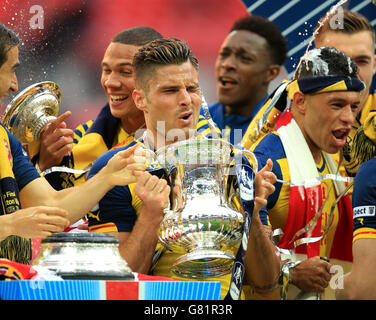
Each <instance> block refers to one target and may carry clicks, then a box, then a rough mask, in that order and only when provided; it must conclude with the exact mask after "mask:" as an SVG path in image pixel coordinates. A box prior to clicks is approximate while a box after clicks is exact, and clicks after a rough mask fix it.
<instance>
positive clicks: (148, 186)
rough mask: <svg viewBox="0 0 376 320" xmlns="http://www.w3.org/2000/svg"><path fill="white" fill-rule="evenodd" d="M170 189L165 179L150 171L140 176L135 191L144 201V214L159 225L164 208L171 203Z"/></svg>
mask: <svg viewBox="0 0 376 320" xmlns="http://www.w3.org/2000/svg"><path fill="white" fill-rule="evenodd" d="M170 190H171V188H170V187H169V185H168V184H167V181H166V180H165V179H160V178H158V177H157V176H155V175H152V174H150V173H149V172H144V173H143V174H142V175H140V176H139V177H138V181H137V183H136V186H135V188H134V192H135V193H136V195H137V196H138V197H139V198H140V199H141V201H142V203H143V206H142V208H143V214H144V215H148V216H150V222H151V221H155V222H156V223H157V224H158V225H159V224H160V222H161V221H162V219H163V216H164V209H165V208H168V207H169V205H170V199H169V195H170Z"/></svg>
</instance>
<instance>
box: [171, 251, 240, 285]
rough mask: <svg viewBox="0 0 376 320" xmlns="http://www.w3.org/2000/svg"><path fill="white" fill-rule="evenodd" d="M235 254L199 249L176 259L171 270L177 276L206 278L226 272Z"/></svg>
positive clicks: (229, 269)
mask: <svg viewBox="0 0 376 320" xmlns="http://www.w3.org/2000/svg"><path fill="white" fill-rule="evenodd" d="M234 259H235V256H234V255H233V254H232V253H230V252H226V251H221V250H215V249H199V250H194V251H192V252H189V253H187V254H185V255H183V256H180V257H179V258H178V259H176V261H175V263H174V264H173V266H172V268H171V270H172V272H173V273H175V274H176V275H177V276H179V277H183V278H194V279H206V278H214V277H219V276H222V275H225V274H228V273H230V272H231V270H232V266H233V262H234Z"/></svg>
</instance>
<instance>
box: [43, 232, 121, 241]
mask: <svg viewBox="0 0 376 320" xmlns="http://www.w3.org/2000/svg"><path fill="white" fill-rule="evenodd" d="M61 242H64V243H65V242H74V243H116V244H117V243H119V239H117V238H115V237H113V236H111V235H109V234H106V233H94V232H58V233H54V234H52V235H50V236H49V237H47V238H45V239H43V240H42V243H61Z"/></svg>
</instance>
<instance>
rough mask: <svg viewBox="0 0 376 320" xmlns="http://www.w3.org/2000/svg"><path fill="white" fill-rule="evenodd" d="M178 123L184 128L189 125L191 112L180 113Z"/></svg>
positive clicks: (191, 117) (191, 119)
mask: <svg viewBox="0 0 376 320" xmlns="http://www.w3.org/2000/svg"><path fill="white" fill-rule="evenodd" d="M179 121H180V123H181V124H182V125H183V126H184V127H185V126H188V125H190V124H191V123H192V121H193V112H192V111H187V112H183V113H181V114H180V116H179Z"/></svg>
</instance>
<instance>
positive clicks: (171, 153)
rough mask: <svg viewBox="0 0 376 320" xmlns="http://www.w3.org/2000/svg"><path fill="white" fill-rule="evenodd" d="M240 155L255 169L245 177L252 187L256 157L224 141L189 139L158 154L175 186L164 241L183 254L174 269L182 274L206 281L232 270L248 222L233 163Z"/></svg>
mask: <svg viewBox="0 0 376 320" xmlns="http://www.w3.org/2000/svg"><path fill="white" fill-rule="evenodd" d="M237 152H240V153H242V154H243V155H242V156H241V157H242V158H244V157H246V158H247V161H248V162H249V163H250V165H251V167H252V170H251V171H244V170H243V174H244V172H247V174H248V176H249V177H248V178H250V179H251V180H252V187H253V182H254V175H255V173H256V172H257V160H256V158H255V156H254V155H253V153H251V152H249V151H245V150H242V151H239V150H235V148H234V147H233V145H232V144H230V143H228V142H226V141H224V140H219V139H189V140H185V141H181V142H176V143H173V144H171V145H168V146H166V147H163V148H161V149H159V150H158V151H157V152H156V157H157V162H158V163H159V164H160V165H161V166H162V167H165V168H166V169H167V171H168V172H169V180H170V181H169V182H170V184H171V188H172V192H171V199H170V200H171V208H170V210H166V211H165V212H166V214H165V216H164V219H163V221H162V223H161V226H160V230H159V240H160V241H161V242H162V244H163V245H164V246H165V247H166V248H167V249H169V250H171V251H172V252H174V253H178V254H179V257H178V259H177V260H176V261H175V262H174V264H173V266H172V271H173V272H174V273H175V274H176V275H178V276H181V277H185V278H198V279H200V278H201V279H203V278H211V277H217V276H220V275H224V274H227V273H229V272H231V269H232V265H233V260H234V259H235V254H236V252H237V250H238V247H239V244H240V241H241V239H242V235H243V222H244V216H243V212H242V209H241V206H240V205H239V203H240V201H239V192H238V191H237V189H239V188H238V187H237V175H236V170H235V167H236V165H235V162H234V161H235V160H234V159H235V157H234V156H235V154H236V153H237ZM252 196H253V189H252ZM252 200H253V198H252ZM236 203H237V204H238V205H236Z"/></svg>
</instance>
